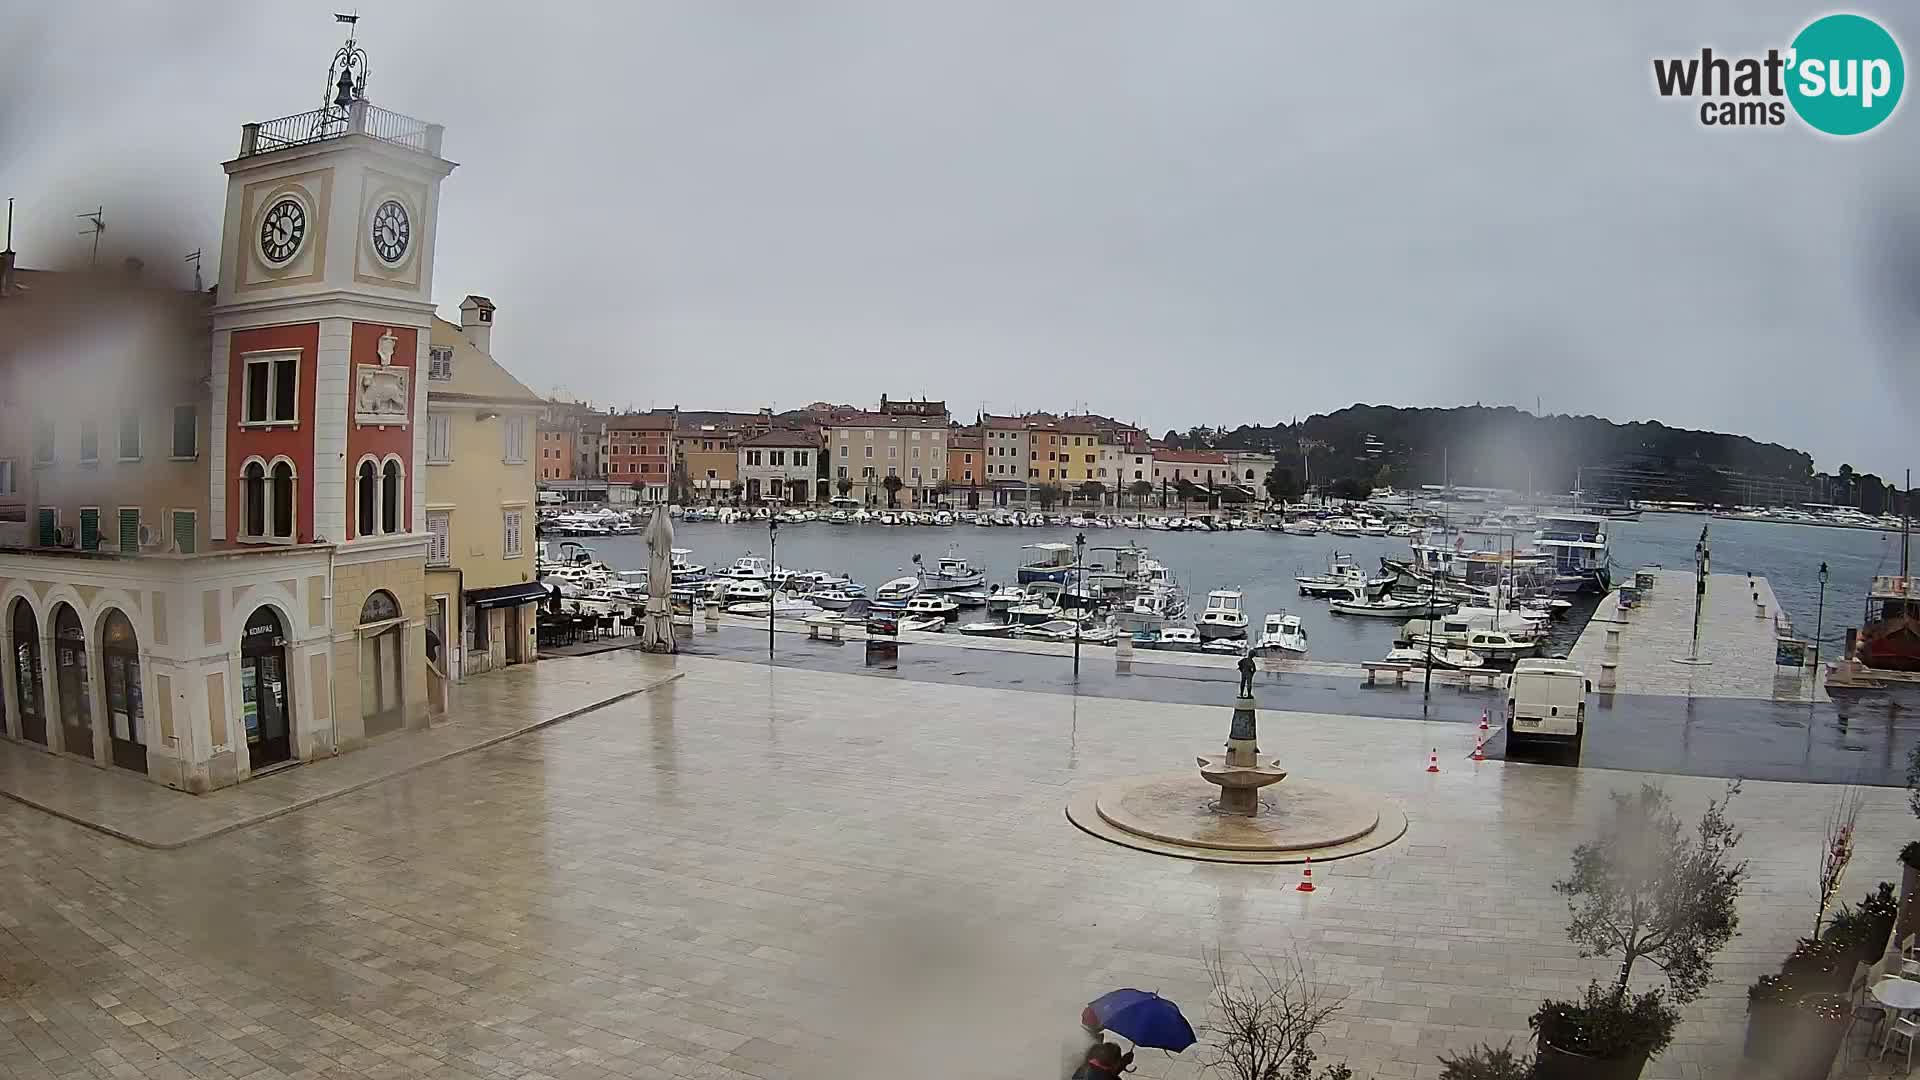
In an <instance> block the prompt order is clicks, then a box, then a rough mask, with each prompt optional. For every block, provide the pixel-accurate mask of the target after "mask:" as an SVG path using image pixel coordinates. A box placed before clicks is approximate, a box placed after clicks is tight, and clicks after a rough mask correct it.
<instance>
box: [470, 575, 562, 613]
mask: <svg viewBox="0 0 1920 1080" xmlns="http://www.w3.org/2000/svg"><path fill="white" fill-rule="evenodd" d="M546 598H547V587H546V586H545V585H542V584H540V583H539V582H537V581H528V582H523V583H521V584H519V585H501V586H499V587H497V588H492V589H468V590H467V603H469V604H472V605H473V606H474V607H476V608H491V607H511V606H513V605H515V604H537V603H540V602H541V601H543V600H545V599H546Z"/></svg>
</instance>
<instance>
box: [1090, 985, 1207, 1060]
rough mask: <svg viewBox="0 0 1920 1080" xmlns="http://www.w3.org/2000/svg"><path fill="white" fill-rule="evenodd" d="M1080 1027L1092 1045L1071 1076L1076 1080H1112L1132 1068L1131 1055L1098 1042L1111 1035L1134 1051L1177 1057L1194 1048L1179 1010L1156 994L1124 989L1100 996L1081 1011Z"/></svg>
mask: <svg viewBox="0 0 1920 1080" xmlns="http://www.w3.org/2000/svg"><path fill="white" fill-rule="evenodd" d="M1080 1026H1081V1028H1083V1029H1084V1030H1085V1031H1086V1032H1087V1034H1088V1035H1089V1036H1090V1037H1091V1038H1093V1039H1094V1040H1096V1041H1095V1043H1094V1045H1093V1046H1091V1047H1089V1048H1088V1049H1087V1053H1086V1057H1085V1063H1084V1064H1082V1065H1080V1066H1078V1067H1077V1069H1076V1071H1075V1072H1074V1074H1073V1075H1074V1077H1075V1078H1076V1080H1112V1078H1114V1077H1118V1076H1119V1075H1120V1074H1121V1073H1122V1072H1124V1071H1125V1070H1126V1069H1128V1068H1129V1067H1131V1066H1132V1065H1133V1053H1132V1052H1131V1051H1129V1052H1127V1053H1125V1054H1122V1053H1121V1052H1120V1047H1119V1046H1118V1045H1116V1044H1114V1043H1111V1042H1106V1041H1103V1040H1102V1038H1101V1037H1102V1036H1103V1035H1104V1034H1105V1033H1106V1032H1109V1031H1111V1032H1113V1033H1114V1034H1115V1035H1118V1036H1120V1037H1122V1038H1124V1039H1126V1040H1128V1041H1129V1042H1131V1043H1133V1045H1134V1046H1135V1047H1136V1048H1138V1047H1142V1046H1146V1047H1151V1048H1155V1049H1160V1050H1170V1051H1172V1052H1173V1053H1176V1054H1177V1053H1179V1052H1181V1051H1182V1050H1185V1049H1186V1048H1187V1047H1189V1046H1192V1045H1193V1044H1194V1035H1193V1025H1192V1024H1189V1023H1187V1018H1186V1017H1185V1016H1183V1015H1181V1012H1180V1006H1178V1005H1175V1004H1174V1003H1173V1002H1171V1001H1168V1000H1167V999H1166V998H1163V997H1161V996H1160V995H1159V994H1154V993H1149V992H1148V991H1145V990H1135V989H1133V988H1131V987H1127V988H1124V989H1120V990H1115V991H1113V992H1112V993H1108V994H1102V995H1101V996H1100V997H1098V998H1096V999H1094V1000H1093V1001H1091V1002H1089V1003H1088V1004H1087V1007H1086V1008H1085V1009H1084V1010H1082V1011H1081V1014H1080Z"/></svg>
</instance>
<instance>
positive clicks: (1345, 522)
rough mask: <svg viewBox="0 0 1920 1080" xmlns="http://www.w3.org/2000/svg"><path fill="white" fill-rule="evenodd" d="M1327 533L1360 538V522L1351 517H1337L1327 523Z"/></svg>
mask: <svg viewBox="0 0 1920 1080" xmlns="http://www.w3.org/2000/svg"><path fill="white" fill-rule="evenodd" d="M1327 531H1328V532H1330V533H1332V534H1333V535H1335V536H1360V535H1362V533H1361V529H1360V522H1359V521H1357V520H1355V519H1354V518H1350V517H1337V518H1334V519H1333V520H1331V521H1329V522H1327Z"/></svg>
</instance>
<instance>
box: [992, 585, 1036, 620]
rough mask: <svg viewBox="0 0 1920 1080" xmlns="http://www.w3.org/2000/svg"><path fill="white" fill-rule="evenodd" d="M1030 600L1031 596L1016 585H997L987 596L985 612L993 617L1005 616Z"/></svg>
mask: <svg viewBox="0 0 1920 1080" xmlns="http://www.w3.org/2000/svg"><path fill="white" fill-rule="evenodd" d="M1031 599H1033V594H1032V593H1030V592H1028V591H1027V590H1025V589H1023V588H1021V587H1020V586H1018V585H999V586H996V587H995V588H994V590H993V591H992V592H990V593H988V594H987V611H989V612H991V613H992V614H995V615H1005V614H1006V613H1007V612H1008V611H1010V610H1012V609H1013V608H1015V607H1018V606H1019V605H1021V604H1024V603H1026V602H1027V601H1028V600H1031Z"/></svg>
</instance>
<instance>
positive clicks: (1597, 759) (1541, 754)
mask: <svg viewBox="0 0 1920 1080" xmlns="http://www.w3.org/2000/svg"><path fill="white" fill-rule="evenodd" d="M774 644H775V649H774V663H775V664H777V665H779V666H781V667H791V668H806V669H810V670H817V671H832V672H842V673H847V674H857V675H866V676H871V677H874V678H881V679H904V680H912V681H918V682H932V683H944V684H947V685H953V686H974V687H982V688H989V689H1001V690H1028V691H1034V692H1038V693H1048V694H1078V695H1081V696H1088V697H1097V698H1125V699H1129V700H1136V701H1160V702H1169V703H1179V704H1221V705H1224V704H1227V703H1228V702H1230V701H1231V700H1232V698H1233V695H1234V692H1235V690H1236V688H1237V683H1238V677H1237V675H1236V674H1235V673H1234V672H1233V671H1232V670H1230V669H1224V670H1223V669H1216V668H1204V667H1192V666H1187V665H1182V664H1171V663H1155V662H1153V661H1151V660H1143V659H1136V660H1135V661H1134V663H1133V665H1132V670H1131V671H1130V672H1127V673H1119V672H1116V670H1115V666H1116V665H1115V663H1114V657H1113V651H1112V650H1111V649H1108V648H1091V649H1087V650H1085V651H1084V652H1083V653H1082V655H1081V660H1080V676H1079V679H1078V681H1077V682H1076V681H1075V679H1074V676H1073V667H1072V661H1071V660H1070V659H1068V658H1063V657H1057V656H1047V655H1034V654H1030V653H1017V652H998V651H994V650H989V649H956V648H948V647H944V646H940V645H931V644H928V645H916V643H914V642H912V641H911V640H909V641H908V642H907V643H905V644H903V645H901V646H900V647H899V648H898V650H897V655H896V656H894V657H893V658H891V659H879V660H876V661H875V662H871V663H870V662H869V659H868V652H867V648H866V645H865V643H864V642H859V641H849V642H846V643H840V644H837V643H831V642H824V641H809V640H807V639H806V638H805V637H803V636H801V635H798V634H788V633H782V634H780V635H778V637H777V639H776V641H775V643H774ZM686 648H687V650H688V651H689V652H691V653H692V654H693V655H696V656H712V657H717V658H723V659H731V660H743V661H749V662H755V663H763V664H764V663H765V662H766V659H767V655H766V648H767V638H766V634H765V632H764V631H752V630H747V629H744V628H739V627H723V628H721V630H720V631H719V632H717V633H707V632H705V631H702V632H699V633H696V634H695V635H694V637H693V639H692V640H691V641H690V642H688V643H687V645H686ZM1136 655H1137V656H1139V655H1147V654H1136ZM1254 685H1255V688H1256V694H1257V696H1258V697H1259V699H1260V704H1261V707H1262V708H1266V709H1284V710H1287V711H1290V712H1309V713H1324V714H1331V715H1341V716H1367V717H1382V718H1387V719H1399V720H1438V721H1446V722H1452V723H1460V724H1478V723H1479V720H1480V713H1481V710H1483V709H1484V710H1487V711H1488V712H1489V714H1490V715H1492V716H1493V717H1494V718H1495V721H1496V723H1495V725H1494V726H1495V728H1496V730H1495V733H1494V737H1493V738H1492V740H1491V741H1490V742H1489V743H1488V744H1487V749H1486V753H1487V755H1488V756H1490V757H1494V758H1504V757H1506V756H1507V747H1506V740H1505V738H1504V736H1502V735H1501V734H1500V733H1499V731H1498V723H1497V720H1498V715H1499V712H1500V710H1501V709H1502V708H1504V706H1505V698H1504V697H1503V695H1502V692H1501V691H1499V690H1487V689H1484V688H1478V689H1473V690H1466V689H1463V688H1461V687H1460V686H1458V685H1456V684H1453V683H1441V682H1438V681H1436V682H1435V683H1434V685H1433V688H1432V691H1431V693H1430V694H1428V693H1423V688H1422V686H1421V684H1420V683H1419V682H1418V681H1410V682H1409V683H1408V684H1407V685H1405V686H1392V685H1386V684H1382V685H1377V686H1368V685H1366V684H1365V683H1364V682H1363V681H1362V680H1360V679H1355V678H1343V677H1340V676H1337V675H1319V674H1304V673H1298V672H1267V671H1262V672H1259V673H1258V674H1257V675H1256V676H1255V679H1254ZM1590 700H1591V703H1592V704H1591V708H1592V710H1593V712H1592V716H1591V718H1590V720H1589V723H1588V731H1587V737H1586V740H1585V744H1584V745H1583V746H1582V748H1581V752H1580V756H1579V759H1578V761H1577V764H1578V765H1581V766H1584V767H1588V768H1601V769H1631V770H1636V771H1641V772H1657V773H1670V774H1677V775H1683V776H1715V777H1727V778H1742V779H1755V780H1790V781H1808V782H1814V783H1831V784H1866V785H1875V786H1895V787H1897V786H1903V785H1905V783H1906V772H1907V757H1908V755H1909V754H1910V753H1911V752H1912V750H1913V748H1914V747H1915V746H1916V745H1920V695H1913V694H1911V693H1908V694H1905V695H1903V694H1901V693H1900V692H1897V691H1894V692H1879V693H1876V694H1873V695H1867V696H1861V697H1853V698H1841V699H1839V700H1835V701H1832V702H1818V703H1805V702H1802V703H1792V702H1774V701H1767V700H1761V699H1757V698H1718V697H1716V698H1707V697H1698V698H1685V697H1671V696H1663V695H1653V694H1606V693H1595V694H1594V695H1593V696H1592V698H1591V699H1590ZM1515 756H1516V758H1517V759H1524V760H1526V761H1529V762H1540V763H1552V764H1567V765H1571V764H1576V762H1574V761H1571V760H1569V759H1568V757H1567V755H1566V754H1565V753H1564V752H1556V751H1554V750H1552V749H1548V748H1535V747H1527V748H1525V749H1524V750H1523V751H1522V752H1520V753H1518V754H1516V755H1515Z"/></svg>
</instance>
